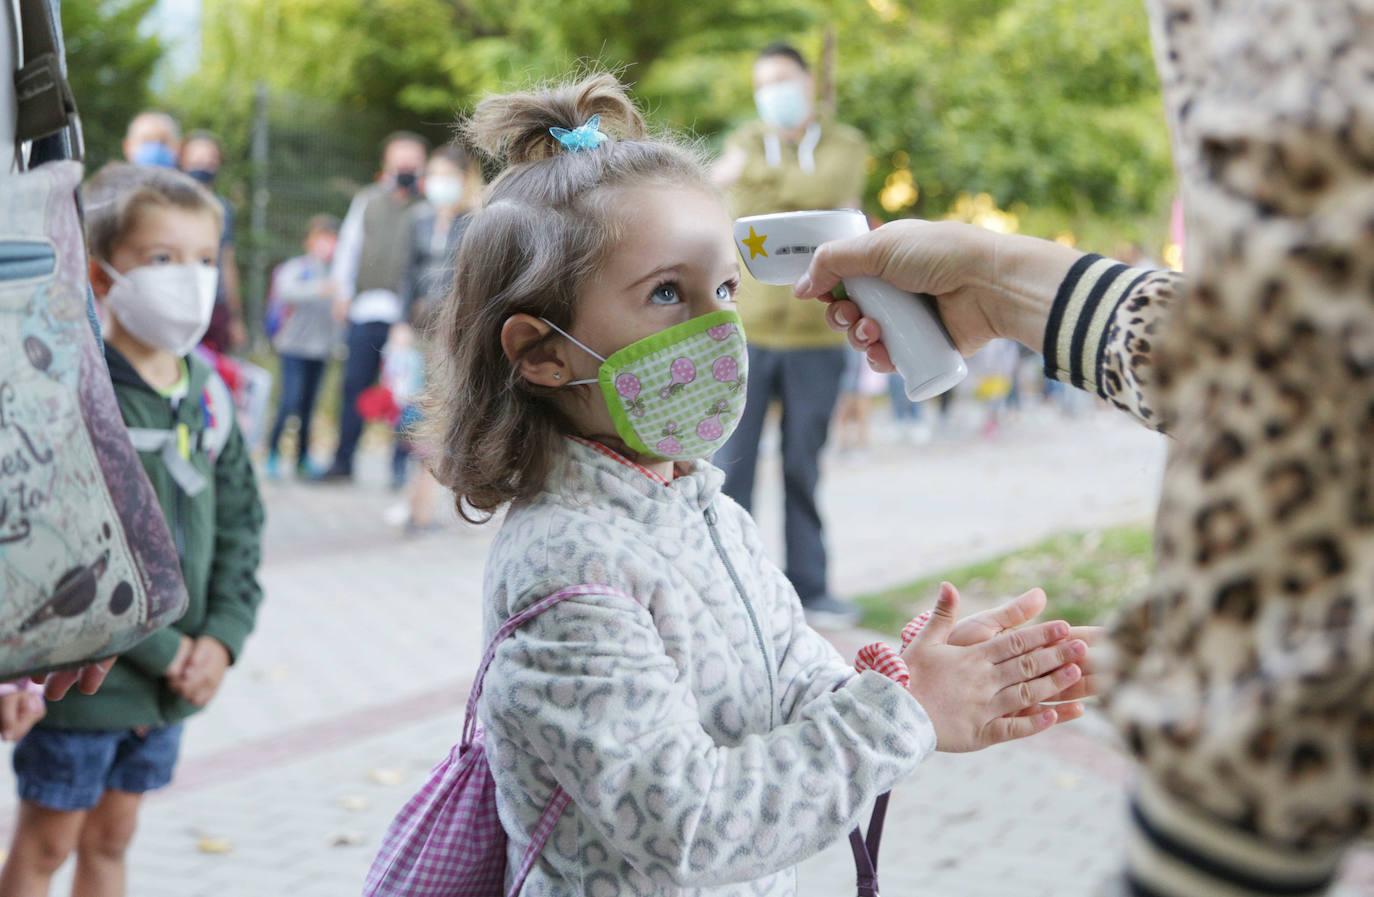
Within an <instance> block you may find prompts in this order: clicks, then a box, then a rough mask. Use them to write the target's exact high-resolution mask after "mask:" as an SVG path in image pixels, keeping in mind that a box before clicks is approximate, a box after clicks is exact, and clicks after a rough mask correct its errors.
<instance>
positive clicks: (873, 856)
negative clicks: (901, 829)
mask: <svg viewBox="0 0 1374 897" xmlns="http://www.w3.org/2000/svg"><path fill="white" fill-rule="evenodd" d="M891 793H892V792H890V791H884V792H883V793H882V794H880V795H878V799H877V800H875V801H874V802H873V815H872V817H870V818H869V821H868V837H867V838H865V837H864V834H863V830H862V829H860V828H859V827H858V826H855V827H854V831H852V832H850V833H849V847H850V849H851V850H853V851H854V868H855V869H856V870H857V872H858V884H859V897H878V847H879V846H880V845H881V843H882V840H883V820H884V819H886V818H887V800H888V798H889V797H890V796H891Z"/></svg>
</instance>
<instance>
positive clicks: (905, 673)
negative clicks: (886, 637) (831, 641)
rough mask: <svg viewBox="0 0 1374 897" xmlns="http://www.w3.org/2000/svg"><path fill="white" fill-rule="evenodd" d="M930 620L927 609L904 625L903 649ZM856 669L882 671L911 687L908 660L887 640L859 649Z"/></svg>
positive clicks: (893, 679)
mask: <svg viewBox="0 0 1374 897" xmlns="http://www.w3.org/2000/svg"><path fill="white" fill-rule="evenodd" d="M929 620H930V611H926V612H925V613H923V614H921V615H920V616H919V617H917V618H916V619H914V620H912V621H911V622H909V623H907V624H906V625H905V626H903V627H902V650H903V651H905V650H906V647H907V645H909V644H911V640H912V639H914V638H915V637H916V633H918V632H920V631H921V630H922V629H923V628H924V627H925V625H926V623H927V622H929ZM854 669H856V670H858V671H859V672H860V673H862V672H864V671H865V670H873V671H874V672H877V673H882V674H883V675H884V676H886V677H887V678H889V679H891V680H892V681H893V682H896V683H897V684H898V685H900V686H902V688H910V687H911V670H910V669H908V668H907V665H906V661H905V660H902V657H901V655H900V654H899V653H898V652H897V650H896V649H895V648H893V647H892V646H891V645H889V644H887V643H885V642H874V643H873V644H871V645H865V646H863V647H862V648H860V649H859V655H858V657H856V658H855V660H854Z"/></svg>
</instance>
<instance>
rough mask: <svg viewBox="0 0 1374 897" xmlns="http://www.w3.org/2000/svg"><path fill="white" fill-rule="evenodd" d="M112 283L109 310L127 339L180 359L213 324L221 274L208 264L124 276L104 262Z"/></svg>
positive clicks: (135, 271)
mask: <svg viewBox="0 0 1374 897" xmlns="http://www.w3.org/2000/svg"><path fill="white" fill-rule="evenodd" d="M100 267H102V268H104V269H105V273H107V274H109V275H110V278H111V279H112V280H113V281H114V283H113V284H112V285H111V286H110V291H109V292H108V293H106V294H105V306H106V308H108V309H109V310H110V314H112V315H114V317H115V319H116V320H117V321H119V325H120V326H121V327H123V328H124V329H125V330H127V331H128V332H129V335H130V336H132V337H133V338H134V339H136V340H138V341H139V342H141V343H144V344H146V345H149V346H153V347H156V348H159V349H165V350H167V351H168V352H171V353H172V354H174V355H176V356H177V357H178V358H179V357H181V356H182V355H185V354H186V353H187V352H190V351H191V350H192V349H193V348H195V346H196V343H198V342H200V338H201V337H203V336H204V335H205V331H206V329H207V328H209V326H210V315H211V313H212V312H213V311H214V309H215V289H216V287H218V286H219V271H217V270H216V269H215V268H213V267H211V266H209V265H201V264H193V265H144V266H142V267H138V268H134V269H132V270H130V271H128V272H126V273H124V274H120V273H119V272H118V271H116V270H115V269H114V268H113V267H111V266H110V265H109V264H107V263H105V262H103V261H101V262H100Z"/></svg>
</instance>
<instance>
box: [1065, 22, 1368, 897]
mask: <svg viewBox="0 0 1374 897" xmlns="http://www.w3.org/2000/svg"><path fill="white" fill-rule="evenodd" d="M1151 16H1152V27H1153V34H1154V40H1155V47H1156V54H1157V57H1158V60H1157V61H1158V65H1159V70H1160V73H1161V77H1162V81H1163V89H1164V94H1165V100H1166V107H1167V111H1168V115H1169V120H1170V124H1171V127H1172V132H1173V140H1174V149H1175V155H1176V160H1177V165H1178V171H1179V178H1180V183H1181V190H1182V196H1183V201H1184V206H1185V209H1186V210H1187V212H1188V215H1187V240H1188V242H1187V254H1186V262H1185V269H1186V270H1187V271H1188V273H1189V276H1188V279H1187V281H1186V283H1185V282H1184V281H1183V280H1181V279H1180V278H1179V277H1178V276H1177V275H1172V274H1168V273H1149V272H1141V271H1132V270H1129V269H1126V268H1125V267H1124V266H1120V265H1114V264H1113V263H1110V262H1107V261H1105V260H1101V259H1096V258H1092V257H1090V258H1087V259H1084V260H1082V261H1080V263H1079V265H1078V266H1076V267H1075V269H1074V271H1072V272H1071V273H1070V276H1069V278H1068V279H1067V280H1066V281H1065V284H1064V287H1063V288H1062V289H1061V290H1060V295H1059V297H1058V299H1057V300H1056V304H1055V311H1054V313H1053V314H1052V315H1051V322H1050V329H1049V332H1048V333H1047V347H1046V362H1047V369H1048V370H1049V372H1050V373H1051V374H1052V375H1053V376H1056V377H1059V378H1060V379H1064V380H1069V381H1072V382H1076V383H1078V384H1079V385H1084V386H1087V387H1089V388H1094V387H1095V388H1096V389H1097V390H1098V392H1099V393H1100V394H1101V395H1102V396H1103V397H1105V398H1106V399H1107V400H1109V401H1111V402H1112V403H1113V404H1115V405H1117V406H1118V407H1120V408H1123V409H1125V410H1127V411H1129V412H1131V413H1133V414H1135V415H1136V416H1137V417H1139V418H1140V419H1141V420H1142V421H1144V422H1145V423H1147V424H1149V425H1151V426H1154V427H1158V428H1163V429H1167V430H1168V431H1169V432H1170V433H1171V434H1172V436H1173V437H1174V440H1173V445H1172V449H1171V452H1170V458H1169V463H1168V466H1167V471H1166V475H1165V481H1164V487H1163V494H1162V497H1161V502H1160V506H1159V513H1158V518H1157V521H1156V550H1157V561H1158V568H1157V572H1156V575H1155V579H1154V582H1153V585H1152V587H1151V589H1150V590H1149V593H1148V594H1147V595H1146V596H1145V597H1143V598H1141V599H1140V600H1138V601H1135V602H1133V603H1132V604H1131V605H1130V606H1129V607H1127V608H1126V609H1125V611H1124V613H1123V614H1122V616H1121V619H1120V620H1119V622H1118V623H1117V625H1116V627H1115V630H1114V635H1115V643H1116V647H1117V649H1118V654H1119V661H1120V665H1121V671H1122V680H1121V682H1120V684H1119V686H1118V687H1117V688H1116V689H1115V691H1114V692H1113V693H1112V694H1111V695H1110V700H1109V708H1110V711H1111V713H1112V715H1113V716H1114V717H1115V719H1116V721H1117V722H1118V724H1119V725H1120V728H1121V731H1122V733H1123V734H1124V736H1125V737H1126V739H1127V741H1128V742H1129V744H1130V746H1131V748H1132V749H1133V750H1134V752H1135V753H1136V755H1137V756H1138V757H1139V759H1140V761H1141V762H1142V764H1143V766H1144V771H1145V777H1144V780H1145V783H1144V785H1143V786H1142V789H1141V792H1140V796H1139V798H1138V803H1137V812H1138V814H1143V816H1141V818H1140V819H1138V821H1142V820H1143V824H1142V825H1140V826H1139V828H1140V829H1141V830H1142V831H1143V832H1144V834H1137V836H1136V837H1137V841H1136V842H1133V844H1132V848H1131V851H1132V863H1133V866H1134V871H1133V873H1132V874H1133V876H1134V877H1133V879H1132V880H1133V883H1134V886H1135V887H1138V888H1141V889H1142V890H1140V891H1139V892H1140V893H1145V892H1147V890H1148V892H1151V893H1196V894H1201V893H1219V891H1212V890H1207V888H1208V887H1211V885H1210V884H1207V885H1204V884H1201V883H1200V882H1201V879H1195V878H1192V877H1191V876H1193V875H1194V874H1195V872H1196V869H1195V868H1193V867H1195V866H1200V865H1202V864H1200V863H1192V862H1182V861H1177V857H1176V856H1175V857H1169V858H1164V855H1165V854H1176V853H1177V851H1175V850H1173V848H1175V847H1178V846H1179V845H1180V844H1186V845H1191V846H1192V847H1193V848H1197V849H1200V850H1201V852H1202V854H1203V855H1204V856H1206V855H1207V854H1209V853H1210V854H1211V856H1210V857H1208V859H1209V862H1210V865H1212V866H1214V867H1216V868H1214V870H1213V872H1214V873H1215V874H1216V878H1217V879H1219V880H1224V881H1226V882H1228V883H1229V885H1234V886H1235V887H1236V888H1237V890H1235V891H1227V892H1226V893H1249V892H1250V890H1246V889H1247V888H1252V889H1253V890H1255V891H1258V890H1259V885H1258V884H1257V882H1260V881H1263V882H1264V883H1267V884H1273V883H1276V882H1281V883H1283V884H1284V885H1285V886H1286V887H1289V888H1292V889H1294V890H1291V891H1285V893H1290V892H1291V893H1317V892H1319V891H1320V890H1321V889H1322V888H1323V887H1324V886H1325V882H1328V881H1329V880H1330V877H1331V875H1332V874H1333V873H1334V869H1335V867H1336V865H1337V864H1338V861H1339V855H1340V853H1341V850H1342V848H1343V846H1344V845H1346V844H1348V843H1349V842H1351V841H1352V840H1355V839H1362V838H1368V837H1369V836H1370V835H1371V834H1374V831H1372V830H1371V824H1372V823H1374V3H1370V2H1368V0H1359V2H1355V0H1349V2H1335V0H1312V2H1302V3H1294V2H1280V0H1246V2H1240V0H1206V2H1204V0H1156V2H1154V3H1152V4H1151ZM1218 824H1220V827H1221V829H1222V830H1224V832H1226V833H1227V834H1224V835H1218V834H1217V830H1216V827H1217V825H1218ZM1199 845H1201V846H1200V847H1199ZM1194 859H1196V857H1195V858H1194ZM1185 867H1187V868H1185ZM1198 874H1200V873H1198ZM1233 876H1234V877H1233ZM1308 889H1310V890H1308Z"/></svg>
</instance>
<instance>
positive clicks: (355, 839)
mask: <svg viewBox="0 0 1374 897" xmlns="http://www.w3.org/2000/svg"><path fill="white" fill-rule="evenodd" d="M366 841H367V839H366V838H365V837H363V835H362V833H361V832H339V833H338V834H337V835H335V836H334V837H332V838H330V839H329V846H330V847H357V846H358V845H359V844H362V843H364V842H366Z"/></svg>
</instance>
